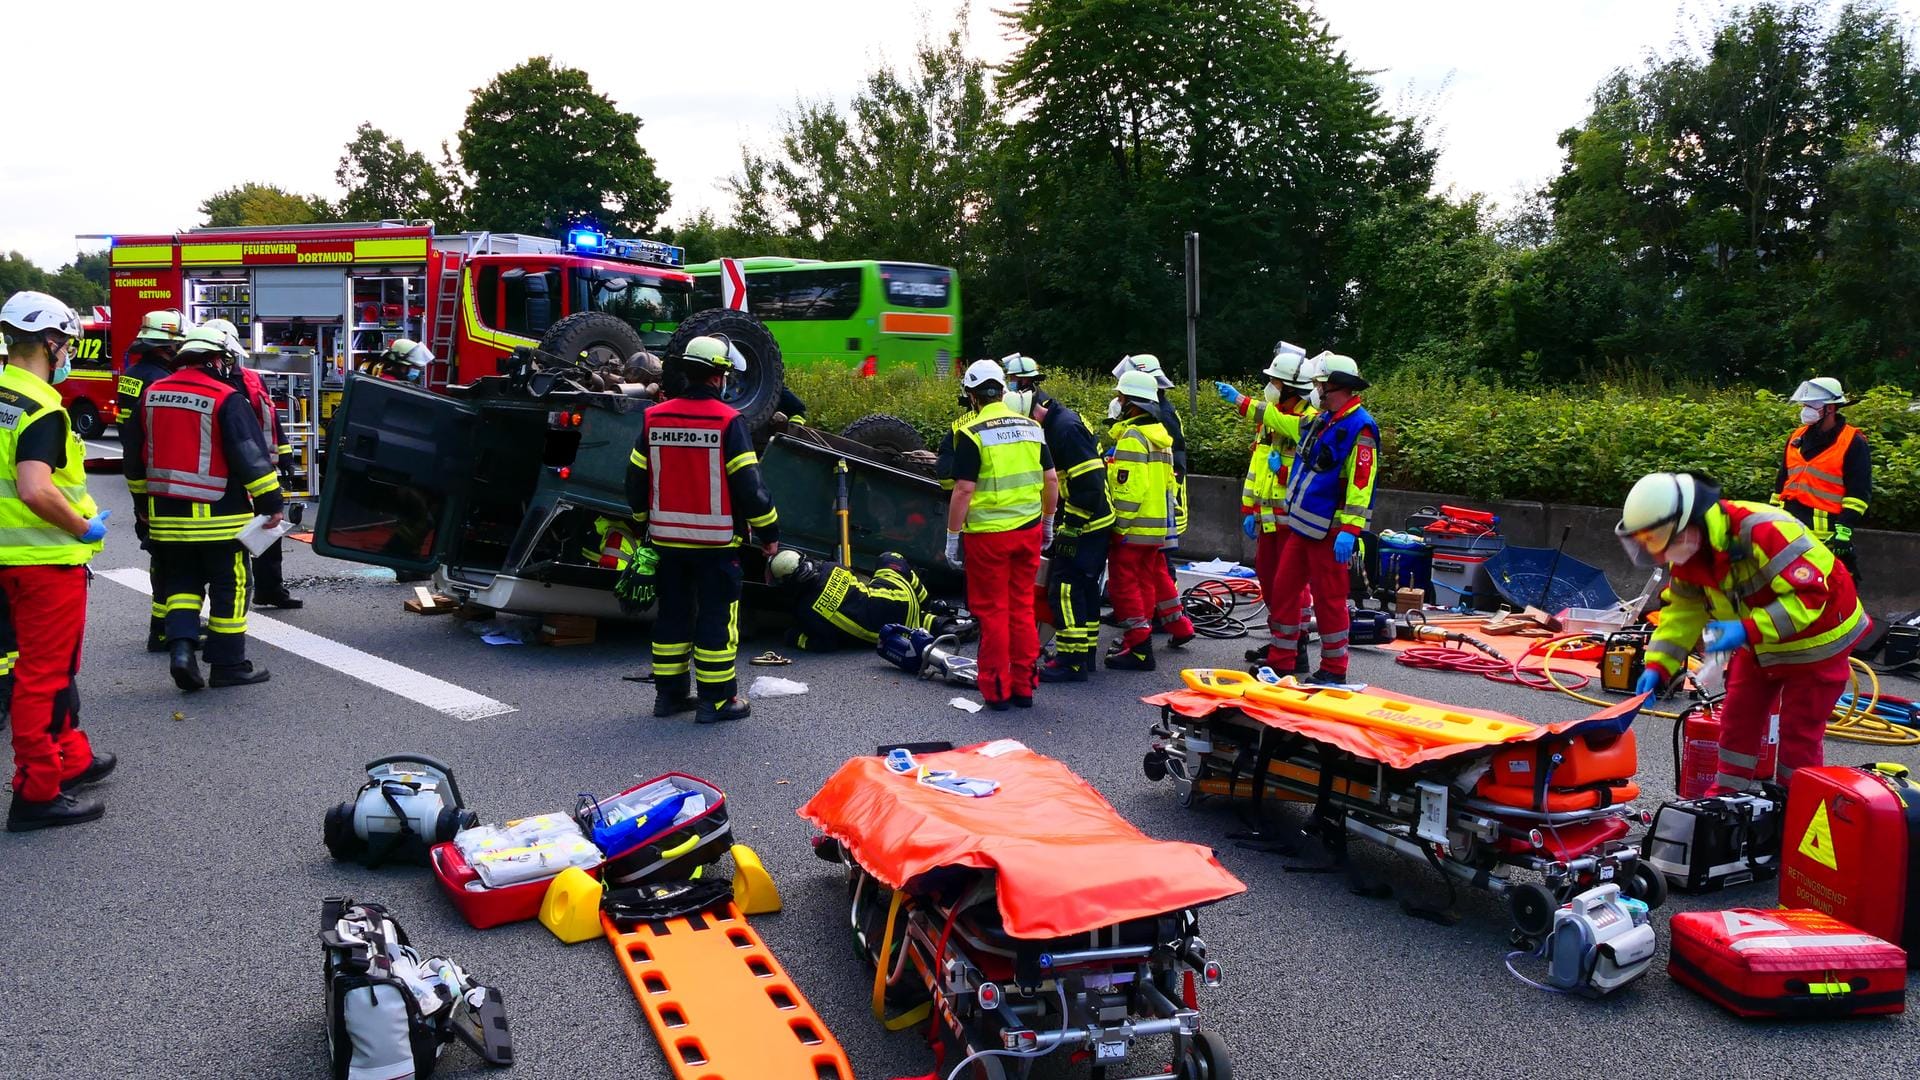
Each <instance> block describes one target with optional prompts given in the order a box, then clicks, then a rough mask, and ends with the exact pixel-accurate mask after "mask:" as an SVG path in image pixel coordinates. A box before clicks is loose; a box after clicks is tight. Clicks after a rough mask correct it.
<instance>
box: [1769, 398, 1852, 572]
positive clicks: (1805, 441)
mask: <svg viewBox="0 0 1920 1080" xmlns="http://www.w3.org/2000/svg"><path fill="white" fill-rule="evenodd" d="M1793 400H1794V401H1795V402H1797V403H1798V404H1799V406H1800V427H1799V428H1798V429H1796V430H1795V431H1794V433H1793V434H1792V435H1791V436H1789V437H1788V439H1787V449H1786V455H1785V458H1784V460H1783V461H1782V462H1781V464H1780V472H1779V474H1778V475H1777V476H1775V477H1774V481H1773V490H1774V495H1773V498H1772V499H1771V500H1769V501H1771V502H1772V503H1773V505H1775V506H1778V507H1780V508H1782V509H1784V510H1785V511H1786V512H1787V513H1789V514H1792V515H1793V516H1794V517H1795V518H1797V519H1799V521H1800V524H1802V525H1805V526H1807V528H1808V529H1809V530H1810V531H1811V532H1812V533H1813V537H1814V539H1816V540H1818V541H1820V542H1821V543H1823V544H1825V545H1826V546H1827V550H1829V551H1831V552H1833V555H1834V558H1837V559H1839V560H1840V561H1841V562H1842V563H1845V564H1846V567H1847V572H1848V573H1850V574H1852V575H1853V580H1854V583H1855V584H1856V585H1857V584H1859V582H1860V562H1859V560H1858V559H1857V558H1855V556H1854V554H1853V530H1855V529H1857V528H1859V527H1860V519H1862V518H1864V517H1866V516H1867V501H1868V500H1869V499H1871V498H1872V497H1873V455H1872V453H1870V452H1869V451H1868V450H1867V437H1866V436H1865V435H1864V434H1862V433H1861V432H1860V429H1859V428H1857V427H1854V426H1853V425H1852V424H1849V423H1847V421H1846V418H1845V417H1842V416H1841V415H1840V409H1841V407H1842V406H1845V405H1851V404H1852V402H1850V401H1848V400H1846V395H1845V393H1844V392H1842V391H1841V389H1840V380H1838V379H1830V378H1821V379H1808V380H1807V381H1806V382H1803V383H1801V384H1800V388H1799V389H1798V390H1795V391H1794V392H1793Z"/></svg>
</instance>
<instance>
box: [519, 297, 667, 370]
mask: <svg viewBox="0 0 1920 1080" xmlns="http://www.w3.org/2000/svg"><path fill="white" fill-rule="evenodd" d="M540 348H541V349H542V350H543V351H545V352H550V353H552V354H554V355H555V356H563V357H566V358H567V359H568V360H577V361H579V362H581V363H584V364H586V365H588V366H589V367H592V368H595V369H604V370H607V371H613V372H618V371H620V370H621V369H622V368H624V367H626V364H627V357H629V356H632V355H633V354H634V353H637V352H639V351H640V350H641V349H644V348H646V343H645V342H643V341H641V340H640V333H639V331H637V330H635V329H634V328H633V327H631V326H628V325H627V322H626V320H625V319H622V318H620V317H619V316H618V315H609V314H607V313H606V312H604V311H579V312H575V313H574V314H572V315H569V316H567V317H566V318H564V319H561V320H560V321H559V322H557V323H554V324H553V325H552V326H549V327H548V328H547V333H546V336H545V337H542V338H541V339H540Z"/></svg>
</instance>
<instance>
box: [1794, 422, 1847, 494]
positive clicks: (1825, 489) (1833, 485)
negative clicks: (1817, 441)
mask: <svg viewBox="0 0 1920 1080" xmlns="http://www.w3.org/2000/svg"><path fill="white" fill-rule="evenodd" d="M1807 430H1808V429H1807V428H1806V427H1804V426H1803V427H1801V428H1800V430H1798V431H1796V432H1794V433H1793V437H1792V438H1791V439H1788V440H1787V482H1786V483H1785V484H1784V485H1782V486H1781V488H1780V497H1781V498H1782V499H1783V500H1785V501H1786V502H1797V503H1803V504H1805V505H1807V506H1810V507H1812V508H1813V509H1815V510H1818V511H1821V512H1822V513H1826V514H1837V513H1839V512H1840V511H1841V509H1842V507H1841V501H1842V500H1843V499H1845V498H1846V497H1847V476H1846V471H1847V470H1846V464H1847V449H1848V448H1849V447H1851V446H1852V445H1853V439H1854V436H1856V435H1858V434H1860V429H1859V428H1856V427H1854V426H1853V425H1852V424H1848V425H1846V426H1845V427H1842V428H1841V429H1840V434H1839V436H1837V437H1836V438H1835V439H1834V440H1833V445H1831V446H1829V447H1827V448H1826V449H1825V450H1822V451H1820V452H1819V453H1818V454H1815V455H1814V456H1813V457H1811V458H1809V457H1807V456H1806V455H1805V454H1802V453H1801V452H1800V441H1801V440H1802V439H1803V438H1805V437H1806V434H1807Z"/></svg>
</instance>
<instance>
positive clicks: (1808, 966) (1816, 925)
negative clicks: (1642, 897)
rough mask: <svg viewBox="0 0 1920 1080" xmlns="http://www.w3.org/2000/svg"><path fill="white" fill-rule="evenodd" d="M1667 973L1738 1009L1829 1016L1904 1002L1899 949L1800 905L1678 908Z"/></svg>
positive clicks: (1897, 1007) (1879, 1010)
mask: <svg viewBox="0 0 1920 1080" xmlns="http://www.w3.org/2000/svg"><path fill="white" fill-rule="evenodd" d="M1667 973H1668V974H1670V975H1672V976H1673V981H1674V982H1677V983H1679V984H1680V985H1681V986H1684V987H1687V988H1688V989H1690V990H1693V991H1695V992H1696V993H1698V994H1700V995H1701V996H1702V997H1705V998H1706V999H1707V1000H1709V1001H1712V1002H1714V1003H1715V1004H1718V1005H1720V1006H1722V1007H1724V1008H1726V1009H1728V1010H1730V1011H1732V1012H1733V1013H1735V1014H1736V1015H1739V1016H1749V1017H1762V1016H1764V1017H1773V1016H1778V1017H1794V1018H1804V1019H1826V1018H1831V1017H1840V1016H1872V1015H1878V1014H1884V1013H1897V1012H1904V1011H1906V1007H1907V954H1906V952H1905V951H1904V950H1902V949H1901V948H1900V947H1899V946H1897V945H1891V944H1888V943H1887V942H1885V941H1882V940H1881V939H1879V938H1877V937H1874V936H1873V935H1872V934H1866V933H1862V932H1861V931H1860V930H1859V929H1857V928H1855V927H1853V926H1850V925H1848V924H1847V923H1844V922H1842V921H1840V920H1839V919H1836V918H1834V917H1832V916H1830V915H1828V914H1826V913H1824V912H1820V911H1813V910H1809V909H1805V908H1787V909H1779V908H1771V909H1767V910H1756V909H1754V908H1734V909H1732V910H1730V911H1684V912H1681V913H1680V914H1678V915H1675V916H1674V917H1673V945H1672V955H1671V957H1670V958H1669V959H1668V961H1667Z"/></svg>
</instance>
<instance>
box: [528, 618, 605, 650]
mask: <svg viewBox="0 0 1920 1080" xmlns="http://www.w3.org/2000/svg"><path fill="white" fill-rule="evenodd" d="M598 629H599V622H598V620H596V619H594V618H593V617H591V616H588V615H548V616H546V617H545V618H543V619H541V620H540V643H541V644H542V645H591V644H593V639H594V636H595V634H596V633H597V632H598Z"/></svg>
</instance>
